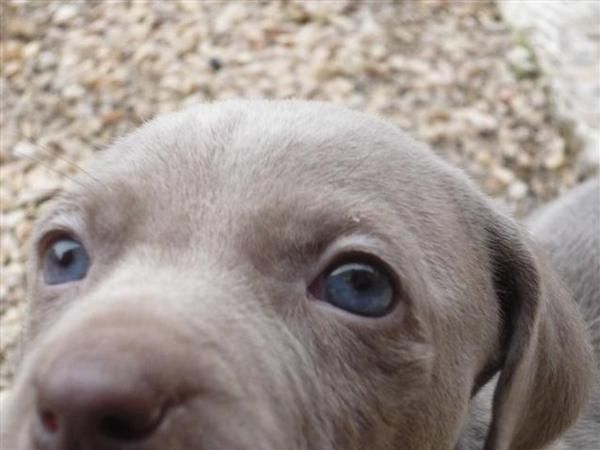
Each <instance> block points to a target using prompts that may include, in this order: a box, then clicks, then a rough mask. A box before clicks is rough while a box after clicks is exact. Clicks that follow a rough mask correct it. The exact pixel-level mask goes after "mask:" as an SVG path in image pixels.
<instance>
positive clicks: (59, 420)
mask: <svg viewBox="0 0 600 450" xmlns="http://www.w3.org/2000/svg"><path fill="white" fill-rule="evenodd" d="M147 372H148V371H147V370H144V366H143V365H142V364H140V363H139V361H136V360H135V358H130V359H128V358H126V357H123V356H121V357H112V356H102V357H99V356H93V355H85V354H83V355H79V356H73V355H69V356H67V357H65V358H59V360H58V361H55V362H54V363H53V364H52V365H51V366H50V367H49V370H48V371H45V374H44V376H43V377H38V379H37V381H36V386H35V389H36V398H37V405H36V406H37V421H36V423H35V424H34V427H33V431H32V432H33V436H32V437H33V441H34V442H35V443H36V447H37V448H38V449H63V448H79V446H83V447H85V448H97V447H98V448H100V447H102V448H106V447H107V446H108V448H113V446H114V447H118V446H119V445H120V444H125V443H129V444H132V443H135V442H138V441H142V440H145V439H148V438H150V437H151V436H152V435H153V434H154V433H155V432H156V430H157V429H158V428H159V426H160V424H161V422H162V421H163V419H164V417H165V414H166V404H165V402H164V399H163V398H162V397H164V396H163V395H161V393H160V389H157V387H156V386H153V382H152V380H151V379H149V377H148V373H147ZM83 447H82V448H83Z"/></svg>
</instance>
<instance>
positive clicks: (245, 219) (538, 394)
mask: <svg viewBox="0 0 600 450" xmlns="http://www.w3.org/2000/svg"><path fill="white" fill-rule="evenodd" d="M29 281H30V286H29V289H30V290H29V293H30V297H31V300H32V304H31V320H30V326H29V333H28V342H29V343H28V345H27V347H26V354H25V358H24V361H23V363H22V365H21V371H20V375H19V378H18V382H17V386H16V388H15V393H14V399H13V402H12V407H11V410H10V415H9V418H8V419H7V420H3V422H4V424H3V426H4V428H5V430H4V433H5V435H4V436H3V437H4V439H6V441H4V442H6V443H7V444H8V447H7V448H15V449H23V450H24V449H56V450H60V449H67V448H68V449H83V448H86V449H94V450H95V449H140V450H155V449H165V448H169V449H174V450H176V449H189V448H197V449H202V450H215V449H264V450H278V449H284V448H285V449H289V450H303V449H306V450H308V449H311V450H325V449H332V448H335V449H344V450H352V449H367V448H368V449H376V450H385V449H398V448H403V449H418V450H423V449H443V448H452V447H453V446H454V445H455V443H456V442H457V440H458V438H459V434H460V430H461V427H462V425H463V421H464V418H465V416H466V413H467V408H468V404H469V400H470V398H471V396H472V395H473V394H474V393H475V392H476V391H477V390H478V389H479V388H480V387H481V386H482V385H483V384H485V382H487V381H488V380H489V379H490V378H491V377H492V376H493V375H494V374H495V373H497V372H498V371H501V375H500V382H499V384H498V388H497V391H496V397H495V403H494V411H493V420H492V423H491V425H490V431H489V434H488V437H487V443H486V445H487V448H488V449H490V450H491V449H494V450H500V449H509V448H510V449H535V448H541V447H542V446H543V445H545V444H547V443H548V442H550V441H551V440H552V439H554V438H555V437H556V436H557V435H558V434H559V433H560V432H561V431H563V430H564V429H565V428H566V427H567V426H568V425H569V424H570V423H571V422H572V421H573V420H574V418H575V417H576V415H577V413H578V411H579V408H580V406H581V404H582V402H583V400H584V397H585V395H586V390H587V385H588V382H589V359H590V356H589V348H588V347H587V345H586V343H585V336H584V334H583V332H582V328H583V327H582V325H581V324H580V322H579V318H578V316H577V314H576V311H574V307H573V305H572V303H571V301H570V300H569V299H568V297H567V296H566V295H565V294H564V292H563V291H562V290H561V288H560V286H559V285H558V284H557V283H556V282H555V281H554V279H553V275H552V273H551V271H550V270H549V269H548V268H546V267H544V266H543V264H542V261H541V260H540V259H539V258H538V257H537V256H536V254H535V252H534V250H532V247H531V245H530V244H529V243H528V242H527V240H526V239H525V238H524V237H523V236H522V234H521V232H520V231H519V229H518V228H517V227H516V226H515V225H514V224H513V222H512V221H510V220H509V219H507V218H506V217H504V216H502V215H500V214H498V213H497V212H495V211H494V210H493V209H492V208H491V207H490V206H489V204H488V203H487V201H486V200H485V199H484V198H483V197H482V196H481V195H479V194H478V193H477V192H476V190H475V189H474V188H473V187H472V185H471V184H470V183H469V182H467V181H466V180H465V179H464V177H463V176H462V175H461V174H460V173H458V172H457V171H455V170H454V169H451V168H449V167H448V166H446V165H445V164H443V163H442V162H440V161H439V160H438V159H437V158H436V157H435V156H434V155H433V154H432V153H430V152H429V151H428V150H427V149H425V148H422V147H421V146H419V145H417V144H416V143H414V142H413V141H411V140H410V139H409V138H408V137H407V136H405V135H403V134H401V133H400V132H399V131H398V130H396V129H395V128H393V127H391V126H390V125H387V124H385V123H382V122H380V121H377V120H374V119H369V118H367V117H365V116H363V115H360V114H358V113H354V112H350V111H346V110H342V109H338V108H335V107H332V106H327V105H323V104H317V103H305V102H291V101H290V102H259V101H251V102H250V101H249V102H226V103H221V104H215V105H210V106H201V107H197V108H194V109H190V110H187V111H184V112H181V113H177V114H172V115H168V116H164V117H162V118H159V119H157V120H155V121H153V122H150V123H149V124H147V125H145V126H144V127H142V128H141V129H140V130H138V131H137V132H135V133H133V134H132V135H130V136H129V137H127V138H125V139H123V140H121V141H119V142H117V143H116V144H115V145H114V146H113V147H112V148H111V149H110V150H108V151H107V152H106V153H105V154H103V155H102V156H101V157H100V158H99V160H98V162H97V163H96V165H95V166H93V167H92V168H90V169H88V170H87V172H86V173H83V174H82V175H81V177H80V178H78V181H77V183H76V184H75V185H74V188H73V189H72V190H71V191H70V192H68V193H66V194H65V195H64V196H63V197H62V198H60V199H59V200H58V201H57V203H56V205H55V207H54V208H53V209H52V211H51V212H50V213H49V214H48V215H47V216H46V217H45V218H44V219H43V220H41V221H40V223H39V224H38V227H37V229H36V233H35V236H34V239H33V243H32V250H31V270H30V277H29ZM557 402H560V404H561V408H554V407H550V406H549V405H552V404H555V403H557Z"/></svg>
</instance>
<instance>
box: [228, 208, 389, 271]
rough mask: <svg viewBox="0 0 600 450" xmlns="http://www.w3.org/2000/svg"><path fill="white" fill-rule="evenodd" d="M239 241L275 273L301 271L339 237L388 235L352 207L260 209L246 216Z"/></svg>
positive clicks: (256, 261) (260, 265)
mask: <svg viewBox="0 0 600 450" xmlns="http://www.w3.org/2000/svg"><path fill="white" fill-rule="evenodd" d="M244 222H245V223H246V224H247V226H246V227H244V229H243V230H241V233H240V236H239V238H240V239H239V243H240V245H241V247H242V251H243V252H244V254H247V255H248V256H249V257H250V260H251V261H252V263H253V264H254V265H255V266H256V267H257V268H259V269H261V270H268V271H270V272H273V273H282V275H283V272H285V271H302V270H303V268H305V266H306V264H307V263H314V262H315V261H317V260H318V259H319V258H320V257H321V256H322V255H323V253H324V252H325V250H326V249H327V248H328V247H329V246H330V245H331V244H332V243H333V242H335V241H336V240H337V239H340V238H342V237H345V236H350V235H354V234H361V235H367V236H371V237H373V238H375V239H377V240H378V241H381V242H383V243H389V237H387V236H386V235H385V234H384V233H383V232H382V231H381V230H379V229H378V227H377V226H376V225H375V224H376V220H373V218H372V217H369V214H367V213H366V212H365V213H362V214H361V213H359V212H352V211H351V208H349V207H346V208H340V207H335V206H330V207H327V208H315V207H311V208H304V209H303V208H281V207H280V208H276V207H271V208H261V209H260V210H257V211H255V212H254V213H252V214H250V215H249V216H247V217H246V218H245V219H244Z"/></svg>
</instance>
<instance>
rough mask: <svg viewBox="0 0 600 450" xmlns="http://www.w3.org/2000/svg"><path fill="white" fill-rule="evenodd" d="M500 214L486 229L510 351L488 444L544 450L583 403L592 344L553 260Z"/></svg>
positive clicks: (502, 360) (500, 449) (504, 356)
mask: <svg viewBox="0 0 600 450" xmlns="http://www.w3.org/2000/svg"><path fill="white" fill-rule="evenodd" d="M492 214H493V218H492V220H490V221H488V225H487V226H486V227H485V228H486V234H487V241H488V242H487V244H488V251H489V255H490V264H491V267H492V270H493V276H494V285H495V290H496V293H497V297H498V301H499V302H500V310H501V313H502V319H501V320H502V334H501V348H502V352H501V355H500V357H499V360H498V361H499V367H500V376H499V378H498V384H497V386H496V390H495V393H494V399H493V407H492V420H491V424H490V427H489V431H488V435H487V438H486V442H485V446H484V449H485V450H533V449H542V448H544V447H545V446H546V445H548V444H549V443H550V442H552V441H553V440H555V439H556V438H557V437H558V436H559V435H560V434H561V433H562V432H564V431H565V430H566V428H568V427H569V426H570V425H571V424H572V423H573V422H574V421H575V419H576V418H577V416H578V414H579V412H580V411H581V409H582V408H583V406H584V404H585V401H586V400H587V398H588V396H589V391H590V386H591V381H592V360H593V356H592V349H591V345H590V344H589V339H588V335H587V333H586V331H585V325H584V324H583V321H582V319H581V317H580V314H579V312H578V311H577V307H576V305H575V302H574V301H573V299H572V298H570V296H569V294H568V293H567V292H566V290H565V289H564V287H563V286H562V283H561V282H560V281H559V279H558V276H557V275H556V274H555V272H554V271H553V270H552V268H551V267H549V266H548V265H547V258H546V257H544V255H542V254H541V253H540V252H539V251H538V250H537V249H535V246H534V244H533V243H531V242H529V241H528V238H527V237H526V236H525V234H524V233H523V232H522V231H521V230H520V229H519V228H518V227H517V226H516V225H515V224H514V223H513V222H512V221H511V220H510V219H508V218H506V217H503V216H501V215H500V214H498V213H495V212H494V213H492Z"/></svg>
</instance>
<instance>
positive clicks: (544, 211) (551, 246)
mask: <svg viewBox="0 0 600 450" xmlns="http://www.w3.org/2000/svg"><path fill="white" fill-rule="evenodd" d="M527 225H528V227H529V229H530V230H531V232H532V233H533V235H534V237H535V238H536V240H537V241H538V242H539V243H541V244H542V245H543V247H544V248H545V250H547V253H548V257H549V258H550V261H551V263H552V265H553V266H554V267H555V268H557V269H558V271H559V273H560V275H561V276H562V278H563V280H565V282H566V284H567V287H568V289H569V291H570V292H571V293H572V294H574V297H575V299H576V300H577V303H578V304H579V309H580V311H581V312H582V313H583V315H584V317H585V321H586V323H587V324H588V328H589V331H590V333H591V336H592V343H593V347H594V349H595V356H596V366H595V369H596V372H595V377H594V379H595V382H594V386H595V387H594V389H593V393H592V396H591V401H590V402H588V405H587V408H586V410H585V412H584V413H583V414H582V416H581V417H580V418H579V420H578V421H577V423H576V425H575V426H574V427H572V428H571V429H570V430H569V432H568V433H567V434H566V435H565V436H564V438H563V439H561V440H560V442H556V444H555V445H553V446H552V447H551V448H552V449H553V450H566V449H573V450H597V449H599V448H600V179H598V178H596V179H592V180H589V181H587V182H586V183H584V184H582V185H580V186H578V187H577V188H576V189H573V190H572V191H571V192H570V193H568V195H566V196H564V197H560V198H559V199H558V200H556V201H554V202H552V203H551V204H549V205H547V206H545V207H543V208H541V209H540V210H539V211H537V212H536V213H534V214H533V215H532V217H530V218H529V219H528V221H527ZM495 387H496V386H495V384H494V382H491V383H489V384H488V385H487V386H485V387H484V388H483V389H482V391H481V392H480V393H479V394H478V395H477V397H476V398H475V399H474V400H473V402H472V408H471V413H470V414H471V417H470V420H469V421H468V424H467V428H466V430H465V433H464V434H463V436H462V439H461V445H460V446H458V448H459V449H460V450H467V449H472V450H476V449H480V448H482V441H483V437H484V436H485V432H486V430H487V427H488V425H489V417H490V412H491V410H492V407H491V404H492V398H493V393H494V389H495Z"/></svg>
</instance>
